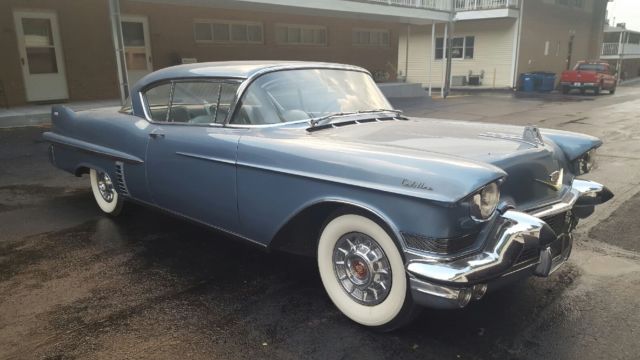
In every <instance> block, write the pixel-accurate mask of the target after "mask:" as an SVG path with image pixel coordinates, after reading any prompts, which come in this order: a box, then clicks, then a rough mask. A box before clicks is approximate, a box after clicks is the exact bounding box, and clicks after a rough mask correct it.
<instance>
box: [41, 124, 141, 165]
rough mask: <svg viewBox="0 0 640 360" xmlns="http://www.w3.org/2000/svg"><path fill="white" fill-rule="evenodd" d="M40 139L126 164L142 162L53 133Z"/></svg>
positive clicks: (46, 133)
mask: <svg viewBox="0 0 640 360" xmlns="http://www.w3.org/2000/svg"><path fill="white" fill-rule="evenodd" d="M42 137H43V138H44V139H45V140H47V141H49V142H51V143H55V144H58V145H61V146H66V147H69V148H73V149H77V150H80V151H84V152H88V153H91V154H95V155H99V156H103V157H107V158H110V159H116V160H120V161H123V162H126V163H133V164H142V163H144V161H143V160H142V159H140V158H139V157H136V156H133V155H130V154H127V153H124V152H122V151H118V150H114V149H111V148H108V147H106V146H101V145H96V144H92V143H89V142H86V141H82V140H78V139H74V138H71V137H68V136H64V135H59V134H56V133H53V132H45V133H44V134H43V135H42Z"/></svg>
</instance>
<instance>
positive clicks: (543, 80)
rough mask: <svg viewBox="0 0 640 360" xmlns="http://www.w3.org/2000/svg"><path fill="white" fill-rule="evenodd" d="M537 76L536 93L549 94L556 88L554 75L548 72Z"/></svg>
mask: <svg viewBox="0 0 640 360" xmlns="http://www.w3.org/2000/svg"><path fill="white" fill-rule="evenodd" d="M537 76H538V79H539V80H538V82H537V83H538V84H539V85H538V86H537V89H538V91H544V92H551V91H553V90H554V89H555V88H556V74H554V73H548V72H540V73H538V74H537Z"/></svg>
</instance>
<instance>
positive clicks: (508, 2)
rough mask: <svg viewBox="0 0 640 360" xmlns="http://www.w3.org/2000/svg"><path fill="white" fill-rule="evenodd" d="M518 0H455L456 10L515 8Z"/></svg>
mask: <svg viewBox="0 0 640 360" xmlns="http://www.w3.org/2000/svg"><path fill="white" fill-rule="evenodd" d="M519 5H520V4H519V0H456V11H470V10H491V9H505V8H506V9H509V8H517V7H518V6H519Z"/></svg>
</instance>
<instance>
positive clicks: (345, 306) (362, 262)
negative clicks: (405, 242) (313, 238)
mask: <svg viewBox="0 0 640 360" xmlns="http://www.w3.org/2000/svg"><path fill="white" fill-rule="evenodd" d="M318 268H319V271H320V278H321V279H322V284H323V285H324V288H325V290H326V291H327V294H328V295H329V298H331V300H332V301H333V303H334V304H335V306H336V307H337V308H338V309H339V310H340V311H341V312H342V313H343V314H345V315H346V316H347V317H348V318H350V319H351V320H353V321H355V322H357V323H359V324H361V325H365V326H368V327H372V328H374V329H376V330H379V331H391V330H393V329H396V328H398V327H400V326H402V325H404V324H406V323H407V322H409V321H410V320H411V319H412V318H413V317H414V316H415V314H417V311H418V309H417V307H416V306H415V305H414V303H413V299H412V298H411V294H410V291H409V287H408V286H407V277H406V275H405V270H404V262H403V260H402V256H401V255H400V251H399V250H398V246H397V245H396V243H395V242H394V241H393V239H392V238H391V236H390V235H389V233H387V231H385V230H384V229H383V228H382V227H381V226H380V225H379V224H378V223H376V222H375V221H373V220H371V219H369V218H367V217H364V216H361V215H356V214H345V215H340V216H337V217H335V218H333V219H332V220H331V221H329V222H328V223H327V225H326V226H325V227H324V229H323V230H322V233H321V235H320V240H319V242H318Z"/></svg>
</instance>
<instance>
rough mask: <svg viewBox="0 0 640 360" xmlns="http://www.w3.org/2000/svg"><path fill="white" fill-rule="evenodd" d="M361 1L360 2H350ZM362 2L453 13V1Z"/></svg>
mask: <svg viewBox="0 0 640 360" xmlns="http://www.w3.org/2000/svg"><path fill="white" fill-rule="evenodd" d="M350 1H359V0H350ZM360 2H372V3H382V4H387V5H392V6H400V7H407V8H420V9H428V10H439V11H451V0H360Z"/></svg>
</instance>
